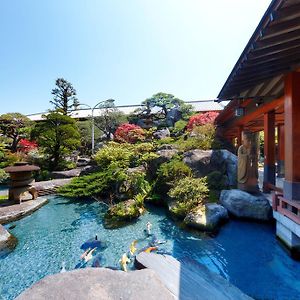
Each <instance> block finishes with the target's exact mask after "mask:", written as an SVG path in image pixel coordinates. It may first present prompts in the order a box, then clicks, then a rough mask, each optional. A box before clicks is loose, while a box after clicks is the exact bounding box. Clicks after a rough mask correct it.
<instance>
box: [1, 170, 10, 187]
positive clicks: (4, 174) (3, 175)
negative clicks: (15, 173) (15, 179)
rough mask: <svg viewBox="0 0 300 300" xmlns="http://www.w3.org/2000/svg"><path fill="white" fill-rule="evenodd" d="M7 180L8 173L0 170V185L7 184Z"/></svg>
mask: <svg viewBox="0 0 300 300" xmlns="http://www.w3.org/2000/svg"><path fill="white" fill-rule="evenodd" d="M8 179H9V175H8V173H6V172H5V171H4V170H2V169H0V184H5V183H7V181H8Z"/></svg>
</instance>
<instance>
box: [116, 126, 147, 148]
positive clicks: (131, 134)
mask: <svg viewBox="0 0 300 300" xmlns="http://www.w3.org/2000/svg"><path fill="white" fill-rule="evenodd" d="M144 139H145V132H144V130H143V129H142V128H141V127H140V126H138V125H134V124H129V123H125V124H122V125H120V126H119V127H118V128H117V130H116V132H115V140H116V141H117V142H122V143H136V142H137V141H142V140H144Z"/></svg>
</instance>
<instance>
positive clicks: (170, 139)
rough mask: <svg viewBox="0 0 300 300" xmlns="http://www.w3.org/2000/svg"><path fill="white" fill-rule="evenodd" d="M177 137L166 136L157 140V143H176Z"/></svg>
mask: <svg viewBox="0 0 300 300" xmlns="http://www.w3.org/2000/svg"><path fill="white" fill-rule="evenodd" d="M175 141H176V140H175V139H174V138H172V137H170V136H169V137H165V138H163V139H160V140H155V143H156V144H157V145H158V146H160V145H164V144H174V143H175Z"/></svg>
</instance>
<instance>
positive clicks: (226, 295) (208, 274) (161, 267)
mask: <svg viewBox="0 0 300 300" xmlns="http://www.w3.org/2000/svg"><path fill="white" fill-rule="evenodd" d="M135 263H136V267H137V268H148V269H151V270H153V271H154V272H155V273H156V274H157V276H158V277H159V278H160V280H161V281H162V282H163V283H164V284H165V286H166V287H167V289H168V290H169V291H170V292H171V293H172V295H174V297H175V298H176V299H201V300H212V299H214V300H224V299H227V300H250V299H252V298H250V297H249V296H247V295H246V294H244V293H243V292H242V291H240V290H239V289H238V288H237V287H235V286H234V285H232V284H231V283H230V282H229V281H227V280H226V279H224V278H223V277H221V276H220V275H218V274H215V273H213V272H212V271H210V270H209V269H208V268H207V267H206V266H204V265H202V264H200V263H198V262H197V261H195V260H192V259H189V258H186V259H183V260H182V261H178V260H177V259H175V258H174V257H172V256H170V255H160V254H155V253H145V252H141V253H140V254H138V255H137V256H136V261H135ZM160 299H163V298H160Z"/></svg>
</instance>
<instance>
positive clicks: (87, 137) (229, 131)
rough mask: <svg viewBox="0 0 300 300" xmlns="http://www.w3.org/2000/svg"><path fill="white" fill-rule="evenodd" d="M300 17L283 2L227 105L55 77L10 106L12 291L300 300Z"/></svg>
mask: <svg viewBox="0 0 300 300" xmlns="http://www.w3.org/2000/svg"><path fill="white" fill-rule="evenodd" d="M299 12H300V3H298V1H281V0H274V1H272V2H271V4H270V6H269V7H268V9H267V11H266V12H265V14H264V16H263V18H262V20H261V22H260V23H259V25H258V27H257V29H256V30H255V32H254V34H253V36H252V37H251V38H250V40H249V42H248V44H247V45H246V48H245V50H244V52H243V53H242V55H241V56H240V58H239V59H238V62H237V63H236V65H235V66H234V68H233V71H232V72H231V73H230V75H229V77H228V79H227V80H226V82H225V83H224V85H223V87H222V88H221V91H220V92H219V95H218V96H217V98H216V99H213V100H209V101H208V100H207V101H206V102H205V101H204V102H201V101H189V99H181V97H177V95H175V93H174V94H171V93H170V92H164V91H157V92H156V93H154V94H153V95H149V96H148V98H146V99H141V100H140V102H139V103H138V104H135V105H131V104H128V105H118V103H117V102H118V101H117V99H113V98H107V99H103V100H101V101H99V100H98V103H97V104H96V105H90V104H89V103H87V102H86V101H82V100H81V98H80V97H79V89H78V88H77V87H76V84H74V83H72V82H71V81H69V78H67V77H62V76H57V78H56V80H55V81H54V82H52V83H51V84H52V87H51V89H50V90H49V91H48V94H49V100H47V103H48V104H47V105H48V107H47V110H45V111H44V112H43V113H41V114H31V115H30V114H27V115H26V114H23V113H22V111H16V112H7V113H3V114H0V274H1V276H0V299H15V298H17V299H298V298H299V293H300V285H299V282H300V263H299V259H300V205H299V200H300V192H299V191H300V188H299V186H300V166H298V164H299V147H298V146H299V145H298V144H299V140H300V121H299V120H298V119H299V118H297V116H298V114H299V112H298V110H299V107H300V106H299V104H298V103H299V101H300V99H298V98H299V95H300V92H299V86H300V85H299V84H300V75H299V72H300V69H299V68H300V52H299V47H300V44H299V40H300V39H299V24H300V23H299V22H298V21H299ZM166 90H167V89H166Z"/></svg>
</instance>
